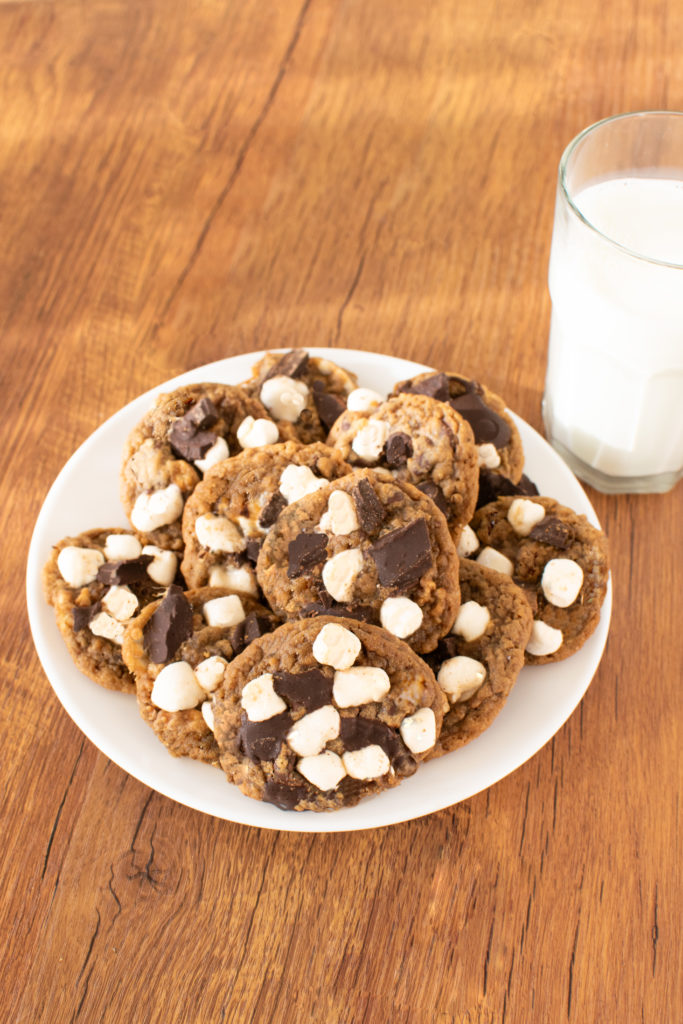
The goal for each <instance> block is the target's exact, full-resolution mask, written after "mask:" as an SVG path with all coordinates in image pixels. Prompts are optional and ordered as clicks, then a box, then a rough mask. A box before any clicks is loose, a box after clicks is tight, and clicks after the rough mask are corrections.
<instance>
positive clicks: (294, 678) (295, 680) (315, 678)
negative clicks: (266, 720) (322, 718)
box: [273, 668, 333, 711]
mask: <svg viewBox="0 0 683 1024" xmlns="http://www.w3.org/2000/svg"><path fill="white" fill-rule="evenodd" d="M332 682H333V679H332V676H328V675H325V673H324V672H323V671H322V670H321V669H319V668H312V669H310V670H309V671H308V672H274V673H273V689H274V690H275V692H276V693H277V694H278V696H280V697H284V698H286V699H287V701H288V702H289V703H290V704H295V705H296V704H301V705H303V707H304V708H305V709H306V711H315V709H316V708H322V707H323V706H324V705H325V704H330V703H331V702H332Z"/></svg>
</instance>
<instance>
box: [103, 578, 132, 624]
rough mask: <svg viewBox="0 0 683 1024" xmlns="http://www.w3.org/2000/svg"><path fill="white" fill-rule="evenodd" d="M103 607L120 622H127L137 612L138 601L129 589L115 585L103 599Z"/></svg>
mask: <svg viewBox="0 0 683 1024" xmlns="http://www.w3.org/2000/svg"><path fill="white" fill-rule="evenodd" d="M102 606H103V607H104V608H106V610H107V611H108V612H109V614H110V615H112V616H113V617H114V618H115V619H116V620H117V621H118V622H127V621H128V619H132V618H133V616H134V615H135V612H136V611H137V608H138V599H137V597H136V596H135V594H134V593H133V591H132V590H129V589H128V587H120V586H118V584H115V585H114V586H113V587H110V588H109V590H108V591H107V593H106V594H105V595H104V597H103V598H102Z"/></svg>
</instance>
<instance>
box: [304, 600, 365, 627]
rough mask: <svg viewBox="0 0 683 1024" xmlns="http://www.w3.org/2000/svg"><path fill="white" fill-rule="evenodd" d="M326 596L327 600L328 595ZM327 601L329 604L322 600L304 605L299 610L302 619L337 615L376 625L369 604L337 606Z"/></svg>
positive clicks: (333, 602)
mask: <svg viewBox="0 0 683 1024" xmlns="http://www.w3.org/2000/svg"><path fill="white" fill-rule="evenodd" d="M321 596H322V595H321ZM327 596H328V598H329V594H328V595H327ZM329 599H330V603H329V604H327V603H325V602H324V601H322V600H321V601H312V602H311V603H310V604H305V605H304V606H303V607H302V609H301V615H302V617H303V618H305V619H312V618H314V617H315V616H316V615H338V616H340V617H341V618H346V619H358V620H359V621H360V622H370V623H376V622H377V621H378V616H377V612H376V611H375V609H374V608H373V607H372V606H371V605H369V604H338V603H336V602H335V601H332V598H329Z"/></svg>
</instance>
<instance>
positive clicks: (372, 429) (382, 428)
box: [351, 420, 389, 462]
mask: <svg viewBox="0 0 683 1024" xmlns="http://www.w3.org/2000/svg"><path fill="white" fill-rule="evenodd" d="M388 436H389V424H388V423H387V422H386V420H368V422H367V423H366V425H365V426H364V427H361V428H360V430H359V431H358V433H357V434H356V436H355V437H354V439H353V441H352V443H351V447H352V449H353V450H354V452H355V453H356V455H358V456H359V457H360V458H361V459H363V460H364V461H365V462H377V460H378V459H379V457H380V455H381V454H382V449H383V448H384V445H385V444H386V440H387V437H388Z"/></svg>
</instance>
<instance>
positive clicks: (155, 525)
mask: <svg viewBox="0 0 683 1024" xmlns="http://www.w3.org/2000/svg"><path fill="white" fill-rule="evenodd" d="M182 511H183V494H182V491H181V490H180V488H179V487H178V485H177V484H169V485H168V487H162V488H161V489H160V490H158V491H145V492H144V493H143V494H140V495H138V497H137V498H136V500H135V504H134V505H133V510H132V512H131V514H130V521H131V523H132V524H133V526H134V527H135V529H136V530H139V531H140V533H151V532H152V530H158V529H159V528H160V527H161V526H168V525H169V523H175V521H176V519H180V516H181V514H182Z"/></svg>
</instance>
